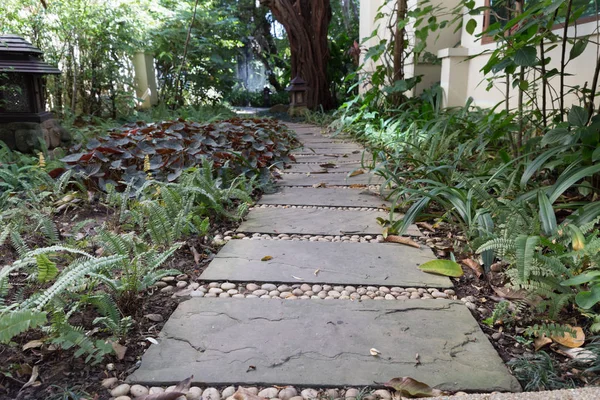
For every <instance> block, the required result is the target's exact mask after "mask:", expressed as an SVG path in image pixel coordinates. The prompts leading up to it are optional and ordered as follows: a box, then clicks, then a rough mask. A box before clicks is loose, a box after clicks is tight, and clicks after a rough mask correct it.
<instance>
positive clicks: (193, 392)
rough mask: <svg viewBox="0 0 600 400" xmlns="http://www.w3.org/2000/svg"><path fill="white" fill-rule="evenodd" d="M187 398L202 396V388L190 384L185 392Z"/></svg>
mask: <svg viewBox="0 0 600 400" xmlns="http://www.w3.org/2000/svg"><path fill="white" fill-rule="evenodd" d="M185 398H186V399H187V400H200V399H201V398H202V389H200V388H199V387H198V386H192V387H191V388H190V390H188V392H187V393H186V394H185Z"/></svg>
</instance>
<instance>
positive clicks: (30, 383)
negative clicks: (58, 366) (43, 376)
mask: <svg viewBox="0 0 600 400" xmlns="http://www.w3.org/2000/svg"><path fill="white" fill-rule="evenodd" d="M39 375H40V369H39V367H38V366H37V365H36V366H34V367H33V368H32V369H31V377H30V378H29V380H28V381H27V383H26V384H24V385H23V387H22V388H21V390H23V389H25V388H28V387H29V386H33V385H35V382H36V379H37V378H38V376H39Z"/></svg>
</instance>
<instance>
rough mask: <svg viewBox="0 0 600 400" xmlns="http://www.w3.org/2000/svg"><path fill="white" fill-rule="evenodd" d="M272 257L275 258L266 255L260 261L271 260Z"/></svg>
mask: <svg viewBox="0 0 600 400" xmlns="http://www.w3.org/2000/svg"><path fill="white" fill-rule="evenodd" d="M272 259H273V257H272V256H264V257H263V258H261V259H260V261H270V260H272Z"/></svg>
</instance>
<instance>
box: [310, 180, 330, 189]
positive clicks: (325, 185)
mask: <svg viewBox="0 0 600 400" xmlns="http://www.w3.org/2000/svg"><path fill="white" fill-rule="evenodd" d="M312 187H314V188H315V189H318V188H324V187H327V184H326V183H325V182H319V183H315V184H314V185H312Z"/></svg>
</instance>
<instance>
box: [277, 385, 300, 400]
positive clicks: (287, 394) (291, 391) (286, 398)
mask: <svg viewBox="0 0 600 400" xmlns="http://www.w3.org/2000/svg"><path fill="white" fill-rule="evenodd" d="M297 395H298V391H297V390H296V389H295V388H294V387H292V386H287V387H285V388H283V389H282V390H281V391H280V392H279V395H278V396H277V397H279V398H280V399H281V400H290V399H291V398H293V397H296V396H297Z"/></svg>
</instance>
